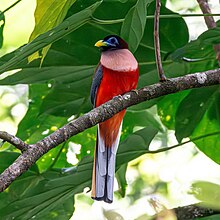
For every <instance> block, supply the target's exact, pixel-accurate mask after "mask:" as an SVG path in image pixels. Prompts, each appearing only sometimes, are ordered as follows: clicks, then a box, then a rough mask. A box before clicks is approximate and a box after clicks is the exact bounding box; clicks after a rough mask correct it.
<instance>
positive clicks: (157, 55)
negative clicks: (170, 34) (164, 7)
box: [154, 0, 166, 82]
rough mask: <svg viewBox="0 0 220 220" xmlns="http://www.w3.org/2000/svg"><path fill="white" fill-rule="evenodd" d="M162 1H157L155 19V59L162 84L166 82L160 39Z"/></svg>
mask: <svg viewBox="0 0 220 220" xmlns="http://www.w3.org/2000/svg"><path fill="white" fill-rule="evenodd" d="M160 7H161V3H160V0H156V9H155V18H154V46H155V58H156V65H157V72H158V75H159V79H160V81H161V82H164V81H166V76H165V75H164V71H163V67H162V61H161V56H160V38H159V17H160Z"/></svg>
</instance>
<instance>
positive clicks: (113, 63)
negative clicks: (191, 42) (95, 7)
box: [91, 35, 139, 203]
mask: <svg viewBox="0 0 220 220" xmlns="http://www.w3.org/2000/svg"><path fill="white" fill-rule="evenodd" d="M95 46H96V47H99V48H100V51H101V59H100V62H99V64H98V66H97V68H96V71H95V75H94V78H93V82H92V87H91V102H92V103H93V105H94V107H98V106H100V105H101V104H103V103H105V102H107V101H109V100H110V99H112V98H113V97H114V96H117V95H121V94H124V93H126V92H128V91H131V90H133V89H135V88H136V86H137V83H138V77H139V68H138V63H137V61H136V59H135V57H134V56H133V54H132V53H131V52H130V51H129V49H128V44H127V43H126V42H125V41H124V40H123V39H122V38H121V37H119V36H117V35H110V36H107V37H105V38H104V39H103V40H100V41H98V42H97V43H96V44H95ZM125 111H126V110H122V111H121V112H119V113H117V114H116V115H114V116H113V117H112V118H110V119H108V120H106V121H104V122H102V123H99V124H98V131H97V140H96V148H95V153H94V166H93V178H92V193H91V196H92V198H93V199H95V200H103V201H105V202H108V203H111V202H112V201H113V192H114V191H113V190H114V175H115V159H116V152H117V148H118V145H119V139H120V133H121V128H122V120H123V117H124V115H125Z"/></svg>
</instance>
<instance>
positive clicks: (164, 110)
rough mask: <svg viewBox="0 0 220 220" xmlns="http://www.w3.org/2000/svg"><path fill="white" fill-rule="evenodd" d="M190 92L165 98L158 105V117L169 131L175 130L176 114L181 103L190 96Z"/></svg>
mask: <svg viewBox="0 0 220 220" xmlns="http://www.w3.org/2000/svg"><path fill="white" fill-rule="evenodd" d="M189 92H190V91H182V92H180V93H178V95H177V94H170V95H167V96H165V97H164V98H163V99H161V100H160V101H159V102H158V103H157V109H158V115H159V116H160V120H161V121H162V123H163V124H164V125H165V126H166V127H167V128H168V129H172V130H174V129H175V123H176V117H175V116H176V112H177V110H178V106H179V105H180V103H181V101H182V100H183V99H184V98H185V97H186V96H187V95H188V94H189Z"/></svg>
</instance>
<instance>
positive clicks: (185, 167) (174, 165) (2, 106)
mask: <svg viewBox="0 0 220 220" xmlns="http://www.w3.org/2000/svg"><path fill="white" fill-rule="evenodd" d="M14 2H15V1H13V0H0V10H1V11H3V10H4V9H6V8H8V7H9V6H10V5H12V4H13V3H14ZM209 3H210V6H211V8H212V12H213V13H220V9H219V2H218V1H216V0H212V1H209ZM35 7H36V2H35V0H22V1H21V2H19V3H18V4H17V5H16V6H14V7H13V8H11V9H10V10H8V11H7V12H6V13H5V20H6V22H5V27H4V32H3V33H4V41H3V47H2V48H1V50H0V55H1V56H3V55H5V54H7V53H9V52H11V51H13V50H15V49H16V48H18V47H20V46H22V45H23V44H26V43H28V40H29V37H30V35H31V33H32V31H33V29H34V26H35V20H34V11H35ZM166 7H167V8H169V9H170V10H172V11H174V12H178V13H180V14H192V13H193V14H194V13H201V11H200V9H199V7H198V4H197V2H196V1H195V0H187V1H179V0H168V1H167V3H166ZM184 19H185V21H186V23H187V26H188V29H189V34H190V39H191V40H192V39H196V38H197V37H198V36H199V35H200V34H201V33H203V32H204V31H205V30H206V29H207V28H206V26H205V23H204V19H203V17H202V16H200V17H195V16H193V17H186V18H184ZM217 19H218V17H216V20H217ZM176 31H177V32H178V31H179V30H176ZM97 40H99V39H97ZM13 71H14V70H12V71H11V72H10V71H9V72H6V73H4V74H3V76H5V75H10V74H12V73H13ZM1 77H2V76H1ZM42 89H44V87H42ZM40 91H41V90H39V92H40ZM28 92H29V91H28V87H27V85H21V84H19V85H15V86H0V130H5V131H7V132H9V133H11V134H16V132H17V126H18V124H19V122H20V121H21V120H22V118H23V117H24V115H25V114H26V111H27V109H28V104H29V103H30V102H31V100H29V98H28ZM148 111H149V114H153V115H156V112H157V109H156V107H155V106H153V107H152V108H150V109H149V110H148ZM129 114H132V111H131V112H129V113H128V115H127V117H129ZM130 116H131V115H130ZM131 117H132V116H131ZM155 117H158V118H159V116H158V115H157V116H155ZM168 120H169V119H168ZM160 126H161V129H162V130H163V131H164V132H163V134H161V133H159V134H158V135H157V136H156V138H155V139H154V141H153V142H151V144H150V150H157V149H159V148H161V147H166V146H173V145H175V144H178V142H177V140H176V137H175V133H174V131H173V130H168V129H167V128H165V126H164V125H162V124H160ZM135 129H136V130H139V128H138V127H135V128H134V130H135ZM50 130H51V131H53V130H56V127H53V126H52V127H50ZM94 131H95V128H94ZM44 132H45V134H47V133H49V130H48V131H47V130H45V131H44ZM93 133H94V132H93ZM85 134H86V132H85ZM89 135H92V134H90V133H89V132H88V136H89ZM125 138H126V137H122V139H125ZM78 139H80V136H79V137H78ZM90 139H91V143H94V139H95V136H91V137H90ZM76 140H77V137H76ZM79 142H80V141H79ZM82 145H83V143H82ZM82 145H80V144H79V143H74V142H70V143H68V153H67V160H68V162H69V163H71V164H73V165H76V164H77V163H78V161H79V160H80V155H78V154H80V152H81V151H83V149H82V148H83V146H82ZM90 145H91V144H90ZM81 147H82V148H81ZM91 147H92V146H91ZM7 148H10V149H11V146H9V145H8V144H4V146H3V147H2V148H0V151H5V150H7ZM61 150H63V153H66V148H61ZM86 151H87V153H88V154H90V153H91V152H90V149H87V148H86ZM91 151H92V150H91ZM40 160H42V162H43V161H44V160H45V158H43V159H40ZM0 163H1V161H0ZM39 167H40V165H39ZM126 179H127V183H128V185H127V191H126V196H125V198H124V199H121V197H120V195H119V193H118V194H117V193H116V194H115V201H114V203H113V204H112V205H108V204H104V203H100V202H93V200H91V199H90V193H87V191H88V189H87V188H86V189H85V190H84V193H80V194H78V195H76V196H75V212H74V214H73V216H72V218H71V219H104V216H105V218H107V219H116V217H117V219H138V220H142V219H147V216H149V215H153V214H154V213H155V208H154V207H153V205H152V204H153V203H154V202H155V201H156V203H157V204H158V206H161V207H163V206H165V207H167V208H172V207H177V206H184V205H188V204H193V203H196V202H198V200H197V199H196V198H195V196H194V195H192V192H191V185H192V183H193V182H195V181H198V180H203V181H209V182H214V183H218V184H220V172H219V165H218V164H217V163H215V162H214V161H212V160H211V159H209V158H208V157H207V156H205V155H204V154H203V153H202V152H200V151H199V150H198V149H197V148H195V146H194V144H193V143H189V144H186V145H184V146H181V147H178V148H175V149H173V150H170V151H165V152H162V153H157V154H145V155H143V156H141V157H139V158H137V159H135V160H133V161H132V162H130V163H129V164H128V169H127V172H126ZM117 187H118V186H117V184H116V188H117Z"/></svg>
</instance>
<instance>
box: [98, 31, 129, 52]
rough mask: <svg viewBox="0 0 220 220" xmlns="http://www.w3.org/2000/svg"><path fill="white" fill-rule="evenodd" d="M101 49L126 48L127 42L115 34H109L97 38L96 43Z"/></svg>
mask: <svg viewBox="0 0 220 220" xmlns="http://www.w3.org/2000/svg"><path fill="white" fill-rule="evenodd" d="M95 46H96V47H99V48H100V50H101V51H107V50H119V49H128V44H127V43H126V42H125V41H124V40H123V39H122V38H120V37H119V36H117V35H109V36H107V37H105V38H104V39H103V40H99V41H98V42H97V43H96V44H95Z"/></svg>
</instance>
